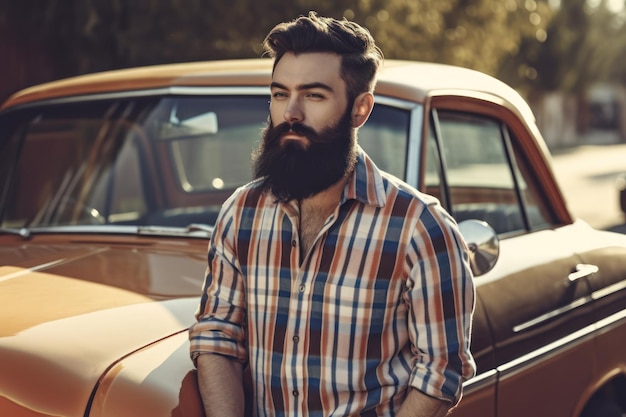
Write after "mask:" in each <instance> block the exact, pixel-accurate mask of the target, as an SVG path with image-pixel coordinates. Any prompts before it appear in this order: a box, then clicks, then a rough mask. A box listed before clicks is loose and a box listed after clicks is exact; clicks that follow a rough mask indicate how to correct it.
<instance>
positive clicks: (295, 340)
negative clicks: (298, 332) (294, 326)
mask: <svg viewBox="0 0 626 417" xmlns="http://www.w3.org/2000/svg"><path fill="white" fill-rule="evenodd" d="M291 340H293V343H298V342H299V341H300V338H299V337H298V336H294V337H293V338H292V339H291Z"/></svg>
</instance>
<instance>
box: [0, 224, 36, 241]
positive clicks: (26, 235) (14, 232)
mask: <svg viewBox="0 0 626 417" xmlns="http://www.w3.org/2000/svg"><path fill="white" fill-rule="evenodd" d="M0 234H7V235H18V236H22V237H23V238H24V239H25V240H26V239H30V237H31V234H30V230H29V229H27V228H26V227H21V228H19V229H12V228H0Z"/></svg>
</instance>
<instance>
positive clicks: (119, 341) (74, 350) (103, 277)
mask: <svg viewBox="0 0 626 417" xmlns="http://www.w3.org/2000/svg"><path fill="white" fill-rule="evenodd" d="M0 243H3V241H0ZM202 246H204V247H206V242H204V243H203V244H202ZM201 252H202V250H201V249H199V247H197V248H195V249H194V248H190V247H186V246H184V245H181V247H167V245H161V246H159V245H145V246H141V245H137V244H135V245H128V246H126V247H119V246H116V245H112V244H111V243H110V242H109V243H103V242H100V243H95V242H91V243H86V242H83V243H82V244H78V243H76V242H74V243H67V244H60V243H50V242H41V241H36V240H35V241H33V242H26V243H24V244H22V245H19V246H14V245H8V246H5V245H0V265H2V266H0V323H2V324H1V326H0V411H2V413H0V414H3V415H20V416H30V415H32V416H42V415H44V416H60V415H62V416H83V415H84V413H85V408H86V407H87V405H88V403H89V402H90V398H91V397H92V393H93V391H94V387H96V386H97V384H98V382H99V380H100V378H101V376H102V375H103V374H104V373H105V372H106V371H107V370H108V369H111V368H112V367H114V366H115V364H116V363H119V361H120V360H121V359H123V358H125V357H127V356H128V355H130V354H131V353H133V352H136V351H138V350H140V349H142V348H144V347H146V346H148V345H151V344H153V343H155V342H157V341H159V340H163V339H164V338H167V337H169V336H171V335H174V334H180V333H184V332H185V331H186V329H187V327H188V326H189V325H190V324H191V322H192V321H193V314H194V311H195V309H196V308H197V306H198V298H197V295H199V291H200V286H199V284H198V283H199V282H201V280H202V278H201V277H202V274H203V269H202V268H203V267H204V263H203V261H201V260H200V259H202V258H204V256H202V254H201ZM204 259H205V258H204ZM170 263H171V264H170ZM177 266H178V268H177ZM193 273H197V274H198V276H197V277H195V282H193V281H194V280H192V279H191V274H193ZM187 275H189V277H188V278H189V279H187V278H186V277H187ZM188 281H189V282H188ZM191 282H193V284H192V283H191ZM176 283H177V284H178V287H182V288H177V286H176V285H175V284H176ZM187 286H188V287H189V288H186V287H187ZM192 287H194V288H195V290H191V288H192ZM193 291H195V293H196V296H185V295H184V294H185V293H187V292H189V293H192V294H193ZM156 294H158V296H156ZM159 298H163V299H159ZM165 298H169V299H165Z"/></svg>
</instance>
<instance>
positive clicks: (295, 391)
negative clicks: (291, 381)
mask: <svg viewBox="0 0 626 417" xmlns="http://www.w3.org/2000/svg"><path fill="white" fill-rule="evenodd" d="M291 393H292V394H293V396H294V397H297V396H298V395H300V393H299V392H298V390H297V389H294V390H293V391H291Z"/></svg>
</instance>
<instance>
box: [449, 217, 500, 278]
mask: <svg viewBox="0 0 626 417" xmlns="http://www.w3.org/2000/svg"><path fill="white" fill-rule="evenodd" d="M459 230H460V231H461V234H462V235H463V238H464V239H465V242H466V243H467V246H468V247H469V256H470V266H471V268H472V273H473V274H474V276H476V277H477V276H480V275H483V274H486V273H487V272H489V271H490V270H491V269H492V268H493V267H494V265H495V264H496V261H497V260H498V255H499V254H500V241H499V240H498V235H497V234H496V232H495V230H493V228H492V227H491V226H489V224H487V223H486V222H483V221H480V220H463V221H462V222H461V223H459Z"/></svg>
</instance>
